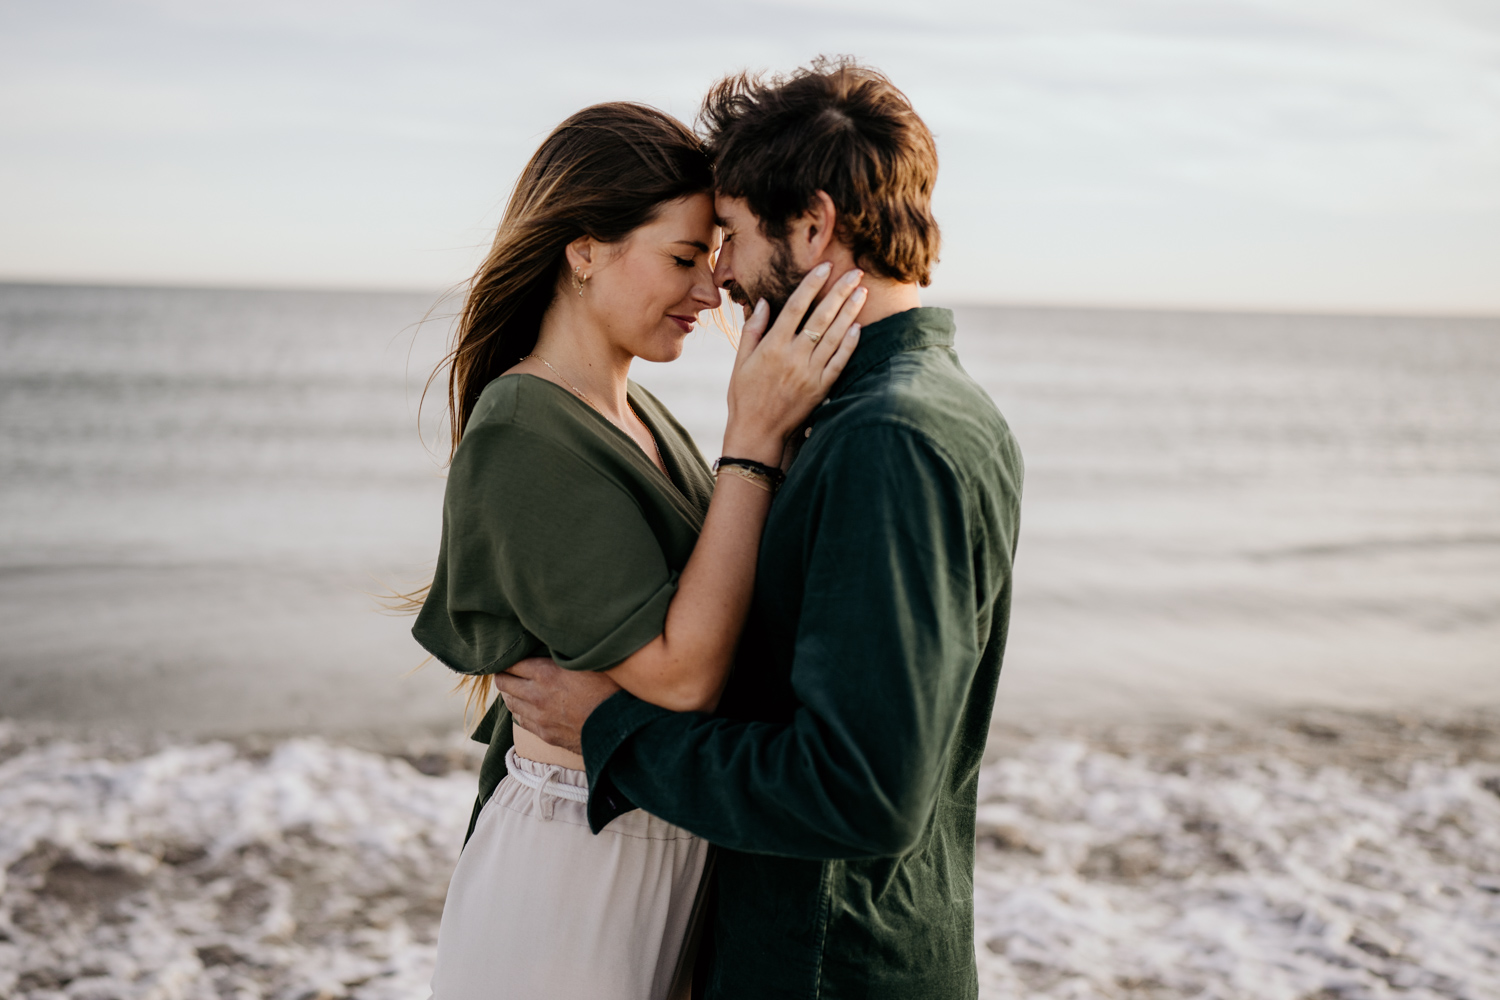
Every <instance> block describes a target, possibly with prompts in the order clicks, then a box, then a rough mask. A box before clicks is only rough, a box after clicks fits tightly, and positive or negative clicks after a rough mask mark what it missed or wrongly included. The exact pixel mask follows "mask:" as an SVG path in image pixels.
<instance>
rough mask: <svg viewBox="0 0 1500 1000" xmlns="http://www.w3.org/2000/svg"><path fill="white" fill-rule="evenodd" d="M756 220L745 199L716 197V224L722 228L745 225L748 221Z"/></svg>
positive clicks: (728, 196)
mask: <svg viewBox="0 0 1500 1000" xmlns="http://www.w3.org/2000/svg"><path fill="white" fill-rule="evenodd" d="M754 218H755V213H754V212H751V211H750V206H749V205H748V204H746V202H745V199H744V198H736V197H733V196H731V195H727V194H715V195H714V222H716V223H718V224H719V225H721V226H732V225H735V224H740V225H743V224H744V223H745V222H746V221H747V220H751V219H754Z"/></svg>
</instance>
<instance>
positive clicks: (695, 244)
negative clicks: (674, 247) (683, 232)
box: [677, 240, 708, 253]
mask: <svg viewBox="0 0 1500 1000" xmlns="http://www.w3.org/2000/svg"><path fill="white" fill-rule="evenodd" d="M677 243H678V244H679V245H681V246H685V247H692V248H694V249H695V250H697V251H699V252H700V253H708V244H707V243H702V242H700V241H698V240H677Z"/></svg>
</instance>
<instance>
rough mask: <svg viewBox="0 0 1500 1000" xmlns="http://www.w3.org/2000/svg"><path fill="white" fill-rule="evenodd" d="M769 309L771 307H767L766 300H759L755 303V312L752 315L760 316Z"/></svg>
mask: <svg viewBox="0 0 1500 1000" xmlns="http://www.w3.org/2000/svg"><path fill="white" fill-rule="evenodd" d="M769 308H770V306H768V305H766V300H765V299H757V300H756V302H755V312H754V313H753V314H752V315H755V316H759V315H760V314H761V313H763V312H765V311H766V310H767V309H769Z"/></svg>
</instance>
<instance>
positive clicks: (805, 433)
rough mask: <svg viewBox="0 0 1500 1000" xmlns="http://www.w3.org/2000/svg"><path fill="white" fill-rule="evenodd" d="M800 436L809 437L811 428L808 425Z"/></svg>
mask: <svg viewBox="0 0 1500 1000" xmlns="http://www.w3.org/2000/svg"><path fill="white" fill-rule="evenodd" d="M802 436H803V437H804V438H810V437H812V428H811V427H809V428H808V429H807V430H805V431H803V432H802Z"/></svg>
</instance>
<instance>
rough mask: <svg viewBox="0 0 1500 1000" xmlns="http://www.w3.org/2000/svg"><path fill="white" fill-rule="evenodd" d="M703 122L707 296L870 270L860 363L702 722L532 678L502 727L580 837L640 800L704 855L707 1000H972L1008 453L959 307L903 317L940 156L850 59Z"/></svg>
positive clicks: (816, 435) (770, 553)
mask: <svg viewBox="0 0 1500 1000" xmlns="http://www.w3.org/2000/svg"><path fill="white" fill-rule="evenodd" d="M702 121H703V124H704V126H705V129H706V132H707V141H708V144H709V146H710V149H711V151H712V152H713V154H714V156H715V162H716V171H717V174H716V177H717V180H716V183H717V187H718V190H717V192H716V207H717V210H718V213H719V215H720V217H721V220H722V223H723V226H724V246H723V249H722V251H721V253H720V256H719V259H718V262H717V268H716V274H715V277H716V280H718V281H719V283H720V284H721V285H722V286H723V287H724V288H726V289H728V290H729V291H730V293H731V294H732V295H733V296H734V297H735V299H736V300H737V301H739V302H740V303H742V304H746V305H748V303H750V302H753V301H754V300H755V299H757V298H760V297H765V298H766V299H767V300H768V301H769V302H770V303H771V305H772V306H773V307H778V306H780V305H781V304H783V303H784V302H785V300H786V297H787V295H788V294H789V293H790V291H791V290H792V288H794V287H795V285H796V283H797V282H798V281H799V280H800V279H801V277H802V276H803V275H805V274H806V273H807V272H808V271H810V270H811V269H812V268H813V267H815V266H816V265H817V264H819V263H822V262H830V263H831V264H832V265H833V267H832V274H833V275H835V276H837V275H839V274H842V273H843V272H845V271H846V270H848V269H849V268H851V267H855V266H858V267H861V268H863V269H864V270H865V272H866V277H865V286H866V287H867V288H868V289H869V296H868V299H867V300H866V304H865V305H864V308H863V312H862V313H861V314H860V316H859V322H860V323H861V324H862V327H863V332H862V339H861V346H860V347H859V349H858V351H857V352H856V353H855V355H854V357H853V359H852V360H851V361H850V363H849V365H848V367H847V368H846V370H845V371H844V374H843V375H842V376H841V378H840V380H839V382H838V384H837V385H836V386H835V388H834V390H833V392H832V394H831V395H830V396H829V399H828V402H827V403H826V404H825V405H824V406H822V407H820V408H819V409H818V411H817V412H816V413H815V414H814V415H813V417H812V418H811V419H810V421H809V423H808V426H807V428H806V431H805V434H804V436H803V440H802V441H801V442H800V449H799V453H798V454H797V455H796V457H795V459H794V461H793V462H792V465H791V467H790V471H789V472H788V474H787V478H786V482H785V485H784V486H783V487H782V489H781V491H780V492H779V494H778V495H777V497H776V502H775V504H774V506H773V507H772V508H771V514H770V517H769V520H768V522H767V524H766V529H765V535H764V538H763V541H762V544H761V554H760V563H759V568H758V572H757V577H756V589H755V601H754V606H753V608H752V610H751V613H750V619H749V622H748V623H747V625H746V629H745V637H744V640H743V641H742V644H741V650H740V656H739V658H738V665H737V667H736V670H735V673H734V675H733V677H732V679H731V681H730V684H729V687H728V689H727V690H726V692H725V694H724V697H723V700H722V702H721V704H720V708H719V711H718V712H717V713H716V714H715V715H713V716H709V715H704V714H698V713H681V714H678V713H673V712H669V711H666V710H665V709H661V708H657V707H656V706H653V705H649V704H647V703H645V702H642V701H639V700H637V699H635V698H633V697H631V696H630V695H629V694H627V693H625V692H619V693H616V694H613V695H611V696H608V697H607V698H605V699H604V700H603V701H602V702H601V701H600V700H599V696H598V695H596V694H591V692H595V691H597V690H598V687H597V686H595V685H591V684H590V683H589V680H590V679H589V678H580V677H577V676H576V675H571V674H569V673H568V672H566V671H563V670H561V669H559V668H557V667H555V666H552V665H551V664H550V661H536V660H528V661H525V662H523V663H522V664H519V665H517V666H516V667H515V668H512V671H511V673H510V674H509V675H505V674H502V675H500V676H499V678H498V680H499V686H500V688H501V691H502V692H503V693H504V695H505V698H506V702H507V704H508V705H509V706H510V708H511V711H512V712H513V713H514V714H515V716H516V720H517V722H518V723H519V724H521V725H523V726H524V727H526V728H527V729H528V730H530V731H532V732H534V733H537V734H538V735H540V736H542V737H543V738H544V739H546V740H547V741H548V742H552V743H556V744H558V745H562V746H572V747H575V748H581V752H582V754H583V756H584V758H585V761H586V762H587V766H588V776H589V796H590V797H589V803H588V810H589V818H590V822H591V825H592V826H593V828H594V829H595V830H596V831H597V830H599V829H601V828H602V827H603V826H604V825H605V824H607V823H608V822H609V821H610V820H612V819H613V818H614V817H615V816H618V815H620V814H621V813H622V812H625V811H628V810H630V809H633V808H637V807H639V808H642V809H645V810H647V811H648V812H651V813H653V814H655V815H657V816H660V817H661V818H663V819H665V820H667V821H669V822H671V823H675V824H677V825H679V826H682V827H684V828H686V829H688V830H691V831H692V832H693V833H695V834H698V835H700V836H702V837H704V838H706V839H708V840H709V841H710V842H712V843H714V844H716V845H718V847H719V848H720V850H719V852H718V855H717V862H716V870H715V874H714V878H715V880H716V885H715V892H716V897H715V902H714V904H713V905H714V910H713V913H712V916H711V923H710V933H709V934H708V936H707V940H706V947H707V949H708V954H709V955H711V958H709V959H708V960H707V961H706V962H705V965H706V968H707V982H706V992H707V995H708V996H709V997H711V998H720V1000H727V998H747V1000H748V998H754V1000H765V998H770V997H808V998H812V997H822V998H844V997H862V998H901V1000H915V998H923V997H931V998H941V1000H954V998H959V997H973V996H975V995H976V994H977V991H978V985H977V977H976V971H975V961H974V936H973V933H974V932H973V923H974V914H973V871H974V811H975V802H976V793H977V784H978V772H979V762H980V758H981V755H982V754H983V751H984V745H985V737H986V735H987V733H988V730H989V719H990V710H991V707H992V705H993V702H994V695H995V685H996V681H997V679H998V677H999V673H1000V661H1001V654H1002V651H1003V648H1004V645H1005V634H1006V625H1007V622H1008V618H1009V607H1010V593H1011V562H1012V556H1013V554H1014V552H1015V545H1016V534H1017V529H1018V523H1019V513H1020V491H1021V458H1020V453H1019V451H1018V450H1017V448H1016V445H1015V442H1014V440H1013V439H1012V437H1011V435H1010V432H1009V430H1008V429H1007V427H1006V424H1005V421H1004V419H1003V418H1002V417H1001V416H1000V414H999V412H998V411H997V410H996V409H995V406H994V404H993V403H992V402H991V401H990V399H989V398H988V397H987V396H986V395H985V394H984V392H983V391H982V390H981V389H980V388H979V387H978V386H977V385H976V384H975V383H974V382H973V381H972V380H971V379H970V378H969V377H968V376H967V375H966V374H965V373H964V371H963V370H962V369H961V368H960V367H959V364H958V360H957V356H956V355H955V354H954V352H953V350H952V343H953V318H952V314H951V313H950V312H948V311H947V310H940V309H927V308H922V307H921V301H920V296H919V287H920V286H924V285H926V284H928V282H929V280H930V274H931V267H932V264H933V263H934V262H935V261H936V257H937V248H938V229H937V224H936V222H935V221H934V219H933V217H932V213H931V205H930V201H931V195H932V189H933V184H934V182H935V180H936V175H937V154H936V148H935V146H934V143H933V140H932V136H931V133H930V132H929V131H928V130H927V128H926V126H925V125H924V124H923V123H922V121H921V119H920V118H918V117H917V115H916V113H915V112H914V111H913V110H912V108H911V106H910V104H909V103H908V101H907V100H906V98H905V96H904V95H903V94H902V93H901V92H900V91H899V90H897V89H896V88H895V87H894V86H893V85H892V84H891V83H890V81H889V80H887V79H886V78H885V77H884V76H882V75H881V74H879V73H877V72H875V71H873V70H870V69H867V68H864V67H861V66H859V65H857V64H855V63H853V62H851V61H847V60H846V61H840V62H826V61H820V62H818V63H815V64H814V66H813V68H812V69H810V70H802V71H799V72H797V73H794V74H792V75H791V76H790V77H787V78H784V79H775V80H771V81H769V82H767V81H762V80H761V79H759V78H750V77H745V76H738V77H732V78H729V79H727V80H725V81H722V82H721V83H719V84H718V85H717V86H716V87H715V88H714V89H713V90H712V91H711V92H710V94H709V96H708V98H707V99H706V101H705V105H704V111H703V115H702Z"/></svg>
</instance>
